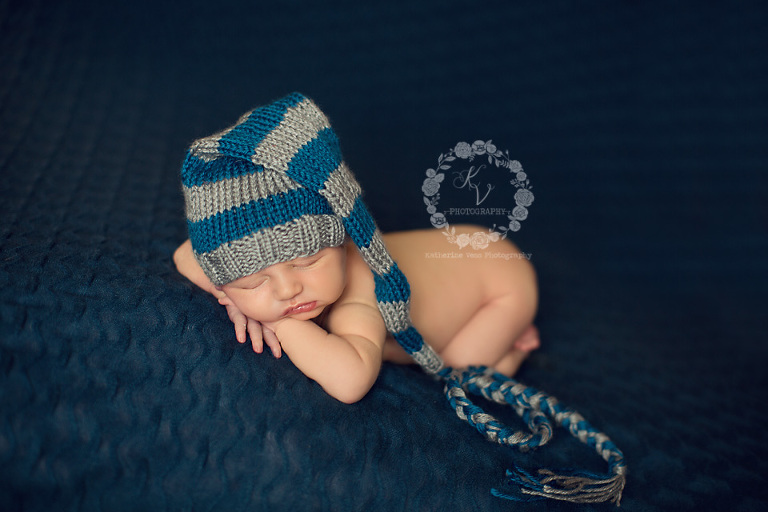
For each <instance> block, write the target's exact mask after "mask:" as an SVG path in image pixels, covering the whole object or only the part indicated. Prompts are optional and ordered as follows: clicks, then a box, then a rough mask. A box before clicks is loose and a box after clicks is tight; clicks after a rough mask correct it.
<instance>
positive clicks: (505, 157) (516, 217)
mask: <svg viewBox="0 0 768 512" xmlns="http://www.w3.org/2000/svg"><path fill="white" fill-rule="evenodd" d="M483 156H487V157H488V163H489V164H491V165H495V166H496V167H497V168H505V169H508V170H509V172H510V173H511V174H512V179H511V180H510V181H509V183H510V184H512V185H514V187H515V188H516V189H517V191H516V192H515V196H514V199H515V207H514V208H513V209H512V211H511V212H510V211H509V210H503V211H504V213H505V214H506V216H507V220H508V222H506V221H505V224H506V225H498V226H497V225H496V224H494V225H493V227H491V228H490V229H489V230H488V232H484V231H478V232H476V233H473V234H472V235H469V234H466V233H462V234H460V235H456V228H452V227H451V226H450V224H449V223H448V219H447V218H446V214H445V212H444V211H438V208H437V205H438V203H439V201H440V193H439V192H440V183H442V182H443V180H445V172H444V171H448V170H450V168H451V165H452V164H451V162H454V161H455V160H456V159H461V160H465V161H467V162H473V161H474V160H475V158H476V157H483ZM482 167H483V166H480V167H478V168H477V169H476V168H475V167H474V166H473V167H471V168H470V169H469V170H468V171H467V172H468V173H473V172H475V173H477V172H480V169H481V168H482ZM441 171H443V172H441ZM426 174H427V177H426V179H425V180H424V183H423V185H422V187H421V191H422V192H423V193H424V204H425V205H426V206H427V213H429V215H430V222H431V223H432V226H434V227H435V228H437V229H443V234H444V235H445V236H446V238H447V239H448V241H449V242H450V243H452V244H456V245H458V246H459V248H460V249H463V248H464V247H466V246H468V245H469V246H471V247H472V248H473V249H485V248H486V247H488V245H489V244H490V243H492V242H497V241H499V240H503V239H505V238H506V237H507V235H508V234H509V232H510V231H519V230H520V227H521V224H520V223H521V222H522V221H524V220H525V219H527V218H528V207H530V206H531V204H533V199H534V196H533V192H531V189H533V186H531V183H530V180H529V179H528V175H527V174H526V173H525V171H524V170H523V166H522V164H520V162H518V161H517V160H511V159H510V158H509V152H508V151H500V150H498V149H497V148H496V146H495V145H494V144H493V142H492V141H490V140H488V141H482V140H477V141H475V142H474V143H473V144H471V145H470V144H469V143H467V142H459V143H458V144H456V146H455V147H454V148H452V149H450V150H449V151H448V152H447V153H441V154H440V157H439V158H438V159H437V166H436V168H435V169H427V173H426ZM468 176H472V174H468ZM467 182H469V179H467ZM470 187H474V189H475V193H476V194H479V191H478V189H477V185H472V184H470ZM492 188H493V187H491V186H490V185H489V186H488V191H487V192H486V196H487V195H488V193H489V192H490V191H491V190H492ZM477 197H478V198H479V195H478V196H477ZM483 199H484V198H483ZM480 202H481V201H480V200H479V199H478V203H477V204H478V205H479V204H480Z"/></svg>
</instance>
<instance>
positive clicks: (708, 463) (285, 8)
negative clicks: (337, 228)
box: [0, 0, 768, 512]
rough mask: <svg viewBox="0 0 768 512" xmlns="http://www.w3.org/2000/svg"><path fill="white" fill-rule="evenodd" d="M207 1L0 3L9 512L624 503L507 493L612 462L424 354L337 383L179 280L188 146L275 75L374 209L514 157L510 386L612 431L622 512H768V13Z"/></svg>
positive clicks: (617, 5)
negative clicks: (357, 382)
mask: <svg viewBox="0 0 768 512" xmlns="http://www.w3.org/2000/svg"><path fill="white" fill-rule="evenodd" d="M195 3H196V2H194V1H193V2H191V3H190V2H188V3H187V4H186V5H185V7H184V8H183V9H182V8H174V7H170V6H167V7H166V6H160V5H157V4H158V2H145V1H141V0H139V1H134V2H130V3H126V4H129V5H122V6H111V5H110V6H107V5H101V4H102V3H97V2H93V5H91V3H90V2H87V1H83V0H75V1H71V2H46V1H44V0H38V1H29V2H23V3H22V2H16V1H10V2H2V3H0V130H1V131H2V137H0V510H4V511H5V510H8V511H12V510H30V511H32V510H35V511H36V510H87V511H91V510H109V511H120V510H126V511H129V510H130V511H137V510H153V511H154V510H174V511H175V510H227V511H230V512H231V511H238V510H243V511H245V510H248V511H254V510H269V511H276V510H286V511H288V510H290V511H296V510H329V511H339V510H364V511H376V510H382V511H394V510H408V511H411V510H414V511H422V510H460V511H467V510H488V511H497V510H498V511H501V510H543V509H547V510H561V509H562V510H574V509H578V510H593V509H594V510H597V509H607V508H608V507H610V505H581V506H576V505H568V504H562V503H557V502H551V503H544V504H542V503H514V502H510V501H506V500H502V499H498V498H495V497H493V496H492V495H491V493H490V490H491V489H492V488H497V489H499V490H502V491H510V492H511V491H512V490H511V489H509V488H507V487H506V484H505V476H504V472H505V469H507V468H510V467H512V465H513V464H515V463H517V464H520V465H522V466H524V467H527V468H531V469H535V468H537V467H549V468H573V467H576V468H580V469H585V470H591V471H604V469H605V468H604V464H603V462H602V461H601V460H599V458H598V457H596V456H595V454H594V453H593V452H592V451H591V450H589V449H588V448H586V447H584V446H583V445H581V444H580V443H578V442H577V441H575V440H574V439H573V438H571V437H570V436H569V435H567V434H566V433H565V432H556V434H555V438H554V440H553V441H552V442H551V443H550V444H549V445H547V446H546V447H544V448H542V449H541V450H540V451H538V452H536V453H533V454H520V453H516V452H512V451H509V450H505V449H503V448H501V447H499V446H497V445H494V444H491V443H489V442H487V441H486V440H484V439H483V438H482V436H480V435H479V434H478V433H477V432H475V431H473V430H472V429H471V428H469V427H467V426H466V424H464V423H463V422H462V421H461V420H460V419H459V418H457V417H456V415H455V414H454V413H453V412H452V411H451V410H450V409H449V407H448V406H447V403H446V400H445V398H444V397H443V395H442V388H441V385H440V384H439V383H437V382H436V381H433V380H432V379H431V378H429V377H428V376H426V375H424V374H423V373H422V372H421V371H420V370H419V369H418V368H416V367H407V366H406V367H402V366H393V365H389V364H386V365H385V366H384V368H383V369H382V372H381V376H380V378H379V380H378V382H377V383H376V385H375V387H374V389H373V390H372V391H371V393H370V394H369V395H368V396H366V397H365V399H363V400H362V401H361V402H359V403H357V404H355V405H351V406H349V405H343V404H341V403H338V402H336V401H335V400H333V399H332V398H330V397H328V396H327V395H326V394H325V393H324V392H323V391H322V390H321V389H320V388H319V387H318V386H317V385H316V384H315V383H313V382H312V381H310V380H308V379H307V378H306V377H304V376H303V375H302V374H301V373H300V372H299V371H298V370H296V368H295V367H294V366H293V365H292V364H291V362H290V361H289V360H288V359H287V358H283V359H281V360H275V359H273V358H272V357H270V356H268V355H257V354H254V353H253V352H252V351H251V350H250V349H249V348H248V347H246V346H241V345H239V344H237V343H236V341H235V339H234V336H233V332H232V327H231V325H230V323H229V321H228V320H227V318H226V315H225V312H224V311H223V310H222V309H221V308H220V307H219V306H218V305H217V304H216V303H215V302H214V301H213V300H212V299H210V298H209V297H207V296H206V295H205V294H204V293H202V292H200V291H199V290H197V289H195V288H194V287H193V286H192V285H191V284H189V283H187V282H186V281H185V280H184V279H183V278H182V277H181V276H179V275H178V274H177V273H176V272H175V270H174V268H173V266H172V263H171V254H172V252H173V250H174V249H175V247H176V246H177V245H178V244H179V243H181V241H183V240H184V238H185V236H186V235H185V229H186V226H185V224H184V220H183V207H182V197H181V192H180V184H179V176H178V171H179V166H180V164H181V160H182V158H183V155H184V151H185V149H186V147H187V145H188V144H189V142H190V141H192V140H194V139H195V138H197V137H200V136H202V135H206V134H208V133H211V132H213V131H215V130H217V129H221V128H224V127H225V126H226V123H228V122H230V121H231V120H232V119H234V118H235V116H236V115H238V114H239V113H241V112H243V111H245V110H247V109H248V108H251V107H254V106H257V105H259V104H263V103H266V102H268V101H271V100H273V99H275V98H277V97H279V96H281V95H283V94H285V93H287V92H290V91H292V90H301V91H303V92H305V93H307V94H308V95H309V96H311V97H313V98H314V99H315V100H316V101H317V102H318V103H319V104H320V105H321V107H322V108H323V110H324V111H325V112H327V113H328V115H329V116H330V117H331V121H332V122H333V124H334V127H335V129H336V131H337V133H338V134H339V137H340V139H341V142H342V146H343V149H344V152H345V155H346V158H347V162H348V164H349V165H350V167H351V168H352V169H353V170H354V172H355V173H356V175H357V176H358V178H359V180H360V181H361V183H362V185H363V188H364V189H365V190H366V199H367V202H368V204H369V206H370V207H371V209H372V210H373V212H374V214H375V215H376V217H377V220H378V222H379V224H380V226H381V227H382V228H383V229H384V230H395V229H407V228H416V227H426V226H429V216H428V214H427V213H426V212H425V210H424V203H423V198H422V192H421V187H422V182H423V179H424V177H425V174H424V173H425V171H426V169H427V168H429V167H431V166H434V165H435V161H436V160H437V157H438V155H440V153H441V152H445V151H446V149H448V148H452V147H454V146H455V145H456V143H457V142H459V141H467V142H470V143H471V142H472V141H473V140H475V139H482V140H489V139H492V140H493V141H494V143H495V144H497V145H498V147H500V148H503V149H506V150H508V151H509V152H510V155H511V156H512V157H513V158H517V159H519V160H520V161H521V162H522V163H523V165H524V166H525V170H526V172H527V173H528V176H529V178H530V181H531V183H532V184H533V186H534V189H533V190H534V192H535V194H536V196H535V197H536V200H535V202H534V203H533V205H532V206H531V208H530V215H529V218H528V219H526V220H525V222H524V223H523V226H522V229H521V230H520V231H519V233H518V234H517V235H518V236H516V237H515V241H516V242H517V243H518V245H520V246H521V248H522V249H523V250H524V251H525V252H527V253H530V254H531V255H532V261H533V263H534V264H535V266H536V268H537V271H538V274H539V280H540V287H541V304H540V313H539V316H538V318H537V324H538V326H539V327H540V329H541V333H542V339H543V346H542V349H541V350H540V351H539V352H538V353H536V354H535V355H534V356H533V357H532V358H530V359H529V361H527V362H526V363H525V365H524V367H523V369H522V371H521V373H520V375H519V378H520V380H522V381H523V382H527V383H530V384H531V385H533V386H535V387H537V388H541V389H543V390H546V391H548V392H549V393H551V394H553V395H555V396H556V397H558V398H559V399H560V400H561V401H562V402H564V403H565V404H567V405H569V406H572V407H574V408H575V409H577V410H579V411H580V412H581V413H582V414H583V415H584V416H585V417H587V418H588V419H589V420H590V421H591V422H592V423H593V424H594V425H595V426H597V427H598V428H600V429H601V430H603V431H605V432H606V433H607V434H608V435H609V436H610V437H611V438H612V439H613V440H614V441H615V442H616V444H617V445H618V446H619V447H620V448H621V449H622V450H623V451H624V453H625V455H626V457H627V463H628V466H629V471H630V473H629V477H628V480H627V487H626V490H625V493H624V497H623V500H622V509H624V510H629V511H653V510H672V509H674V510H678V511H686V510H691V511H692V510H729V511H730V510H742V511H758V510H764V508H765V507H766V505H768V500H766V497H765V491H764V489H765V487H766V474H767V472H768V462H766V461H768V436H766V433H765V425H766V423H768V413H766V408H765V399H766V392H765V390H766V389H767V387H768V386H767V385H766V384H767V383H766V370H765V368H766V364H767V363H768V348H767V347H766V344H765V342H764V341H765V333H766V332H767V331H768V329H766V328H767V327H768V324H767V323H766V319H765V315H764V310H765V305H766V304H767V303H768V300H766V299H768V297H767V295H768V293H767V292H766V290H767V289H768V287H767V285H768V258H766V254H768V210H766V198H767V197H768V177H767V176H766V170H767V169H768V152H767V151H766V148H768V145H766V141H767V140H768V99H767V98H766V84H767V82H766V80H767V79H768V65H767V64H766V62H768V61H766V58H765V55H768V42H767V41H768V40H767V39H766V38H765V36H764V34H763V31H764V27H765V26H766V25H767V24H768V9H766V7H765V6H764V5H763V4H761V3H754V5H752V6H750V7H749V8H747V7H746V6H745V4H739V5H741V7H740V8H739V9H735V8H733V7H731V8H726V7H722V6H720V7H713V6H709V5H697V7H696V10H688V9H684V8H683V7H679V8H677V7H676V8H670V7H669V6H666V5H665V6H663V7H662V6H659V8H658V9H657V8H654V7H652V6H650V5H647V4H639V5H637V4H636V3H634V2H592V1H590V2H579V3H569V2H552V3H547V4H546V6H547V7H544V5H545V4H542V5H538V4H536V5H514V4H513V3H509V2H499V3H492V4H484V6H483V7H482V8H481V7H470V6H468V5H465V4H463V3H452V2H448V3H446V2H437V1H427V2H410V3H402V4H401V5H398V3H397V2H395V3H391V2H390V3H387V4H386V5H381V6H376V7H374V6H370V7H363V6H362V5H358V4H356V3H349V5H346V6H336V7H334V8H330V7H328V6H326V4H324V3H314V2H298V3H296V4H295V5H294V3H293V2H291V3H285V4H284V5H283V4H280V5H272V6H259V5H257V6H253V5H251V4H252V2H242V5H240V4H237V3H228V2H225V3H219V4H216V5H212V4H211V3H210V2H199V3H198V5H195ZM275 4H277V3H275ZM508 4H511V5H508ZM490 410H491V411H492V412H494V413H495V414H497V415H498V416H499V417H500V418H502V419H504V420H505V421H508V422H509V423H510V424H511V425H513V426H520V427H522V424H521V423H519V420H517V419H516V418H515V416H514V414H513V413H512V412H511V411H510V410H506V409H504V408H496V407H490Z"/></svg>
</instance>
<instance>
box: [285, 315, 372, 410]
mask: <svg viewBox="0 0 768 512" xmlns="http://www.w3.org/2000/svg"><path fill="white" fill-rule="evenodd" d="M275 329H276V331H275V334H276V335H277V337H278V339H279V340H280V344H281V345H282V347H283V350H284V351H285V353H286V354H288V357H290V358H291V361H292V362H293V363H294V364H295V365H296V367H297V368H299V370H301V371H302V372H303V373H304V375H306V376H307V377H309V378H310V379H312V380H314V381H316V382H317V383H318V384H320V386H321V387H322V388H323V389H324V390H325V391H326V392H327V393H328V394H329V395H331V396H332V397H334V398H336V399H337V400H340V401H342V402H345V403H353V402H357V401H358V400H360V399H361V398H362V397H363V396H365V394H366V393H367V392H368V391H369V390H370V389H371V387H372V386H373V384H374V382H376V378H377V377H378V375H379V370H380V368H381V349H380V348H379V347H377V346H376V345H375V344H374V343H373V342H371V341H370V340H367V339H365V338H363V337H362V336H354V335H350V336H344V337H342V336H338V335H335V334H330V333H328V332H326V331H325V330H324V329H323V328H322V327H320V326H318V325H317V324H315V323H314V322H310V321H302V320H296V319H293V318H287V319H285V320H283V321H281V322H280V323H279V324H278V325H276V326H275Z"/></svg>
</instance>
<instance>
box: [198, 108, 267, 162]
mask: <svg viewBox="0 0 768 512" xmlns="http://www.w3.org/2000/svg"><path fill="white" fill-rule="evenodd" d="M251 114H253V111H252V110H251V111H250V112H246V113H245V114H243V115H242V116H240V119H238V120H237V122H236V123H235V124H233V125H232V126H230V127H229V128H226V129H225V130H222V131H220V132H218V133H214V134H213V135H209V136H208V137H205V138H203V139H198V140H196V141H195V142H194V143H192V146H191V147H190V151H191V152H192V153H193V154H194V155H195V156H196V157H197V158H199V159H200V160H202V161H204V162H212V161H213V160H216V159H217V158H218V157H219V156H221V154H220V153H219V140H221V138H222V137H224V136H225V135H226V134H228V133H229V132H231V131H232V130H234V129H235V128H237V127H238V126H239V125H241V124H243V123H244V122H246V121H247V120H248V118H249V117H251Z"/></svg>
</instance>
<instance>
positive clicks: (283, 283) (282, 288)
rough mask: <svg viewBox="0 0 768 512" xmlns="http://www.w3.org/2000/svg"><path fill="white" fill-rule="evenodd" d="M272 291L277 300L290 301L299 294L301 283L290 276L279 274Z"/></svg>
mask: <svg viewBox="0 0 768 512" xmlns="http://www.w3.org/2000/svg"><path fill="white" fill-rule="evenodd" d="M274 289H275V296H276V298H277V299H278V300H288V299H292V298H293V297H295V296H296V295H298V294H299V292H301V282H300V281H299V280H298V279H294V278H293V277H292V276H290V275H287V274H281V275H280V276H279V277H278V279H277V283H276V286H275V288H274Z"/></svg>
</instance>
